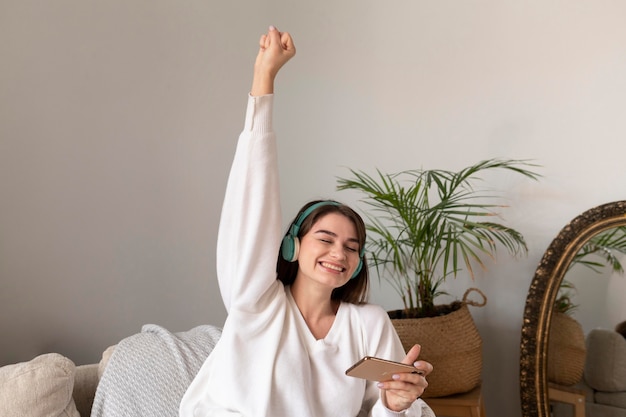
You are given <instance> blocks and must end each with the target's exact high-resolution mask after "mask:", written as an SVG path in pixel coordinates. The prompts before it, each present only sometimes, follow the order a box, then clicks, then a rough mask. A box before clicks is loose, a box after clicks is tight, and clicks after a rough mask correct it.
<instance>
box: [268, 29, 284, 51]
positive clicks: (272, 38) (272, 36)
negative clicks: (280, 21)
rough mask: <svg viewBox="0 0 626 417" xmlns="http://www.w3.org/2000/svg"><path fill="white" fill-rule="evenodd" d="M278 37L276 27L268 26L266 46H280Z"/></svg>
mask: <svg viewBox="0 0 626 417" xmlns="http://www.w3.org/2000/svg"><path fill="white" fill-rule="evenodd" d="M280 37H281V33H280V32H279V31H278V29H276V28H275V27H274V26H270V29H269V31H268V32H267V43H266V45H267V47H269V46H270V45H277V46H280V44H281V41H280Z"/></svg>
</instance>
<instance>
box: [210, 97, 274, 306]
mask: <svg viewBox="0 0 626 417" xmlns="http://www.w3.org/2000/svg"><path fill="white" fill-rule="evenodd" d="M273 99H274V96H273V95H265V96H255V97H253V96H249V97H248V105H247V111H246V118H245V124H244V129H243V131H242V132H241V134H240V136H239V141H238V143H237V150H236V152H235V157H234V160H233V163H232V167H231V171H230V175H229V178H228V184H227V187H226V194H225V197H224V203H223V206H222V213H221V219H220V226H219V232H218V240H217V261H216V264H217V276H218V281H219V286H220V292H221V294H222V299H223V301H224V305H225V306H226V309H227V311H228V312H230V311H231V309H233V308H236V309H239V310H245V311H255V310H256V309H258V308H262V306H261V305H262V304H263V303H259V300H260V299H261V298H262V297H263V296H265V295H267V294H268V292H270V291H271V290H272V288H273V287H274V290H276V284H277V283H278V281H276V272H275V271H276V257H277V254H278V250H279V247H280V240H281V212H280V195H279V181H278V163H277V155H276V140H275V134H274V131H273V127H272V111H273Z"/></svg>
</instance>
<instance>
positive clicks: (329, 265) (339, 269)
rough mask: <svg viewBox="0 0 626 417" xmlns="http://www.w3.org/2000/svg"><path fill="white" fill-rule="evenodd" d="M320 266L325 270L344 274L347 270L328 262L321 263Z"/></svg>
mask: <svg viewBox="0 0 626 417" xmlns="http://www.w3.org/2000/svg"><path fill="white" fill-rule="evenodd" d="M320 265H322V266H323V267H324V268H328V269H332V270H333V271H337V272H343V271H345V270H346V268H343V267H341V266H337V265H334V264H329V263H328V262H320Z"/></svg>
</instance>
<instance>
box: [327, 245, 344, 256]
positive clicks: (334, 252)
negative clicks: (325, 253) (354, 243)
mask: <svg viewBox="0 0 626 417" xmlns="http://www.w3.org/2000/svg"><path fill="white" fill-rule="evenodd" d="M330 255H331V256H332V257H333V258H336V259H346V257H347V255H346V250H345V248H344V247H343V245H340V244H336V245H333V246H332V248H331V249H330Z"/></svg>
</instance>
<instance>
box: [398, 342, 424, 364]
mask: <svg viewBox="0 0 626 417" xmlns="http://www.w3.org/2000/svg"><path fill="white" fill-rule="evenodd" d="M421 351H422V347H421V346H420V345H413V347H412V348H411V349H410V350H409V351H408V352H407V354H406V356H405V357H404V359H403V360H402V363H405V364H407V365H413V363H415V361H416V360H417V357H418V356H419V355H420V352H421Z"/></svg>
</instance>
